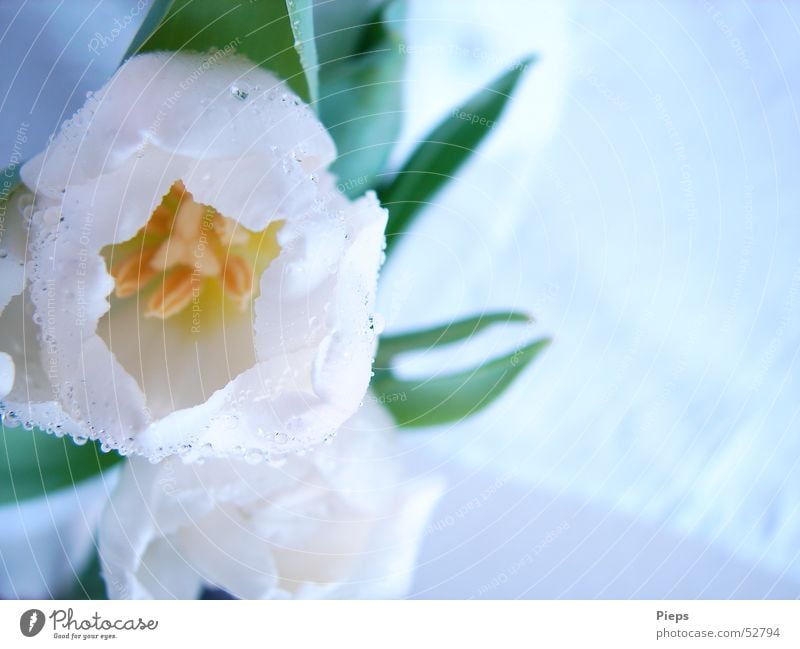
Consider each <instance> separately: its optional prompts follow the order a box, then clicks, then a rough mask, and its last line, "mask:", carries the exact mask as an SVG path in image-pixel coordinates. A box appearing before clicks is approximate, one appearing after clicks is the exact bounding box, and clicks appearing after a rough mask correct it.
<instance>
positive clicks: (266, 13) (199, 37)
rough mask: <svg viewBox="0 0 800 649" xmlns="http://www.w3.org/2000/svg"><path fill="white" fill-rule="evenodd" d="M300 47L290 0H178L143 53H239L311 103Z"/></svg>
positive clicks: (143, 49)
mask: <svg viewBox="0 0 800 649" xmlns="http://www.w3.org/2000/svg"><path fill="white" fill-rule="evenodd" d="M294 43H295V36H294V32H293V31H292V25H291V21H290V20H289V13H288V9H287V7H286V3H285V2H284V0H253V1H252V2H245V1H242V0H175V1H174V2H173V3H172V5H171V6H170V8H169V11H168V13H167V15H166V17H165V18H164V19H163V21H162V22H161V24H160V25H159V26H158V28H157V29H156V30H155V31H154V32H153V33H152V34H151V35H150V37H149V38H147V39H146V40H145V42H144V43H143V45H142V47H141V48H140V50H139V51H141V52H153V51H158V50H167V51H177V50H184V49H185V50H196V51H199V52H207V51H209V50H212V48H216V49H217V50H218V51H222V52H228V51H230V52H233V51H236V52H238V53H239V54H244V55H245V56H247V57H248V58H249V59H251V60H252V61H253V62H255V63H257V64H258V65H260V66H261V67H263V68H266V69H268V70H271V71H272V72H274V73H275V74H276V75H277V76H279V77H280V78H281V79H285V80H286V81H287V82H288V83H289V85H290V86H291V87H292V89H293V90H294V91H295V92H296V93H297V94H299V95H300V96H301V97H302V98H303V99H304V100H305V101H309V99H310V93H309V87H308V83H307V82H306V76H305V73H304V71H303V66H302V64H301V62H300V56H299V55H298V53H297V50H295V48H294Z"/></svg>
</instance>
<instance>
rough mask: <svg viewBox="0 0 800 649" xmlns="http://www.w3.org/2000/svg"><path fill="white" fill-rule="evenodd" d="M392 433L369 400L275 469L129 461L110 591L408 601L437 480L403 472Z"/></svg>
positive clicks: (119, 501)
mask: <svg viewBox="0 0 800 649" xmlns="http://www.w3.org/2000/svg"><path fill="white" fill-rule="evenodd" d="M392 435H393V430H392V423H391V421H390V420H389V418H388V415H387V414H386V413H385V411H383V410H382V408H381V407H380V406H379V405H377V404H376V403H374V402H370V403H368V404H367V405H366V406H365V407H364V408H363V409H362V410H360V411H359V412H358V413H357V414H356V416H355V417H353V418H352V419H351V420H350V421H348V422H347V423H346V424H345V426H344V427H343V428H342V430H341V434H340V436H339V438H338V439H337V441H336V443H335V444H332V445H330V446H326V447H324V448H320V449H317V450H316V451H315V452H314V453H311V454H308V455H305V456H290V457H288V458H287V459H286V462H285V463H283V464H281V465H280V466H275V465H271V464H264V463H261V464H249V463H248V462H246V461H243V460H235V459H223V458H214V459H212V460H209V461H207V462H205V463H202V464H197V463H190V464H187V463H183V462H181V461H180V459H178V458H174V457H173V458H169V459H167V460H164V461H163V462H161V463H159V464H157V465H153V464H150V463H148V462H145V461H142V460H140V459H136V458H135V459H133V460H131V462H130V463H129V464H128V466H127V467H126V469H125V471H124V473H123V474H122V476H121V477H120V481H119V483H118V485H117V489H116V491H115V492H114V494H113V495H112V497H111V500H110V501H109V505H108V508H107V510H106V512H105V514H104V515H103V520H102V523H101V527H100V537H99V543H100V557H101V563H102V565H103V568H104V575H105V578H106V583H107V585H108V594H109V596H110V597H112V598H127V597H190V596H196V595H197V594H198V592H199V591H200V589H201V587H202V586H203V585H209V586H215V587H218V588H222V589H224V590H226V591H228V592H229V593H231V594H233V595H235V596H237V597H241V598H248V599H251V598H276V597H315V598H316V597H323V596H328V597H339V598H344V597H348V598H350V597H352V598H356V597H360V598H363V597H381V598H389V597H401V596H403V595H404V594H405V593H406V591H407V589H408V586H409V583H410V579H411V576H412V571H413V569H414V566H415V561H416V555H417V550H418V548H419V542H420V540H421V537H422V533H423V530H424V527H425V525H426V522H427V520H428V517H429V515H430V513H431V510H432V508H433V506H434V505H435V503H436V502H437V500H438V498H439V495H440V493H441V485H440V484H439V483H438V481H431V480H427V479H426V480H417V481H408V480H407V479H406V478H405V477H404V476H403V474H402V472H401V470H400V467H399V466H398V463H397V460H398V458H397V454H398V450H397V448H396V447H395V446H394V445H393V444H392V443H391V437H392Z"/></svg>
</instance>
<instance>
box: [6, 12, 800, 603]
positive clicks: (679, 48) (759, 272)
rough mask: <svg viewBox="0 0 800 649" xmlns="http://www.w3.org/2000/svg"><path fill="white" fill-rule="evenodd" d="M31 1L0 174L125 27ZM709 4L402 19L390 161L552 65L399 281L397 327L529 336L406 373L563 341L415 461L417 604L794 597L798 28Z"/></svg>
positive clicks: (12, 25)
mask: <svg viewBox="0 0 800 649" xmlns="http://www.w3.org/2000/svg"><path fill="white" fill-rule="evenodd" d="M19 4H20V3H18V2H2V3H0V25H5V27H3V29H4V30H5V32H4V33H2V39H0V49H1V50H2V59H3V62H4V65H3V68H2V75H3V80H4V83H3V85H2V87H3V91H2V92H3V93H5V94H4V95H3V98H2V100H0V123H2V124H3V128H2V134H1V135H0V138H2V139H0V151H1V152H2V153H3V155H4V156H5V155H7V153H6V152H10V150H11V147H12V146H13V142H14V133H15V131H16V129H17V127H18V126H19V124H20V123H21V122H28V123H30V124H31V127H30V132H29V142H28V144H27V145H26V146H27V147H28V148H26V149H25V151H26V152H27V153H28V154H30V153H33V152H35V151H36V150H37V149H38V148H40V147H41V146H42V145H43V144H44V143H45V141H46V138H47V136H48V134H49V133H50V132H51V131H52V130H53V129H54V128H55V127H56V126H57V124H58V123H60V121H61V120H62V119H64V118H65V117H67V116H69V115H70V114H71V112H72V111H73V110H74V109H75V108H76V107H77V106H79V105H80V104H81V103H82V102H83V98H84V95H85V93H86V91H88V90H90V89H93V88H95V87H97V86H98V85H100V84H101V83H102V80H103V79H104V78H105V76H106V75H107V74H108V73H109V71H110V70H112V69H113V67H114V65H115V64H116V61H117V56H118V53H116V52H114V50H115V48H119V47H124V43H122V38H120V39H119V40H118V41H116V42H114V43H112V44H111V45H109V47H108V48H107V49H106V50H103V51H102V53H101V55H100V56H95V55H94V54H93V53H91V52H90V51H89V50H88V43H89V40H90V38H91V37H92V34H93V33H94V32H95V31H101V32H104V33H105V32H108V31H109V30H110V28H111V23H112V22H113V20H114V18H115V17H119V18H122V17H123V16H124V15H125V13H126V12H127V11H128V9H127V6H128V4H130V3H126V2H124V1H122V0H119V1H118V2H103V3H99V2H97V3H95V2H83V3H71V2H69V3H66V2H65V3H58V2H54V1H53V2H37V3H28V4H26V5H25V6H24V7H23V8H22V9H21V11H20V12H19V13H18V14H17V13H16V12H17V8H18V6H19ZM717 5H718V6H715V4H714V3H711V2H706V3H697V2H688V1H686V2H683V1H682V2H675V1H673V2H656V1H649V2H633V1H629V2H613V3H604V2H585V3H579V2H569V3H557V2H522V1H521V0H519V1H515V0H503V1H500V2H493V3H486V2H477V1H474V2H472V1H470V2H456V1H455V0H445V1H439V2H435V3H431V2H423V1H421V0H420V1H416V2H412V3H411V6H412V13H411V16H412V20H411V22H410V23H409V31H410V46H411V47H410V50H409V51H410V55H409V74H410V80H411V83H410V85H409V97H408V105H407V108H408V127H407V129H406V131H405V133H404V136H403V147H402V148H401V154H402V151H408V150H409V148H410V146H412V145H413V142H414V141H415V140H417V139H418V138H420V137H421V136H423V135H424V133H425V131H426V130H427V129H428V128H429V127H430V126H431V124H433V123H434V122H435V121H436V120H437V119H438V118H439V117H440V116H441V115H443V114H445V113H446V112H447V111H448V109H450V108H452V107H453V106H454V105H456V104H457V103H458V102H459V101H460V100H462V99H463V98H464V97H465V96H467V95H468V94H469V93H470V92H472V91H473V90H474V89H475V88H477V87H479V86H480V85H481V84H482V83H485V82H486V81H487V80H488V79H489V78H491V77H492V76H493V75H494V74H496V73H497V72H498V71H500V70H501V69H503V68H504V67H505V66H507V65H509V64H510V63H511V62H512V61H514V60H515V59H516V58H518V57H519V56H520V55H522V54H524V53H527V52H530V51H531V50H534V51H537V52H538V53H539V54H540V57H541V59H540V62H539V63H538V64H537V65H536V66H535V67H534V68H532V70H531V72H530V74H529V75H528V77H527V80H526V82H525V85H524V87H523V88H522V89H521V92H520V95H519V97H518V99H517V101H516V103H515V104H514V105H513V106H512V110H511V111H510V113H509V115H508V116H507V119H506V120H505V122H504V123H503V124H502V125H501V126H500V127H499V128H497V129H496V132H495V133H494V134H493V138H492V141H491V142H489V143H488V146H487V147H486V148H485V149H482V150H481V152H480V154H479V155H478V156H476V158H475V160H474V161H473V163H472V164H471V165H470V167H469V168H468V169H466V170H465V173H464V174H463V176H462V178H461V179H460V180H459V181H457V182H455V183H453V184H452V185H451V186H450V188H449V190H448V191H447V192H446V193H444V194H442V195H441V196H439V197H437V199H436V202H435V204H434V205H432V206H431V207H430V209H429V210H428V211H427V213H426V214H425V217H424V219H423V221H422V222H421V223H420V227H419V228H418V230H416V232H415V234H414V236H413V237H412V238H410V239H409V240H408V241H407V242H406V244H405V245H404V246H403V248H402V249H401V250H400V251H399V254H398V255H397V257H396V258H395V259H394V260H393V261H392V262H391V264H390V265H389V266H388V267H387V269H386V271H385V273H384V278H383V279H384V287H383V289H384V292H383V295H382V302H383V310H384V312H385V314H386V317H387V322H388V325H389V328H395V329H402V328H407V327H411V326H416V325H419V324H424V323H429V322H436V321H440V320H447V319H449V318H454V317H457V316H460V315H464V314H468V313H472V312H475V311H480V310H483V309H490V308H496V307H524V308H527V309H529V310H530V311H531V312H533V313H534V314H535V315H536V316H537V320H538V323H537V325H536V326H535V327H534V328H532V329H531V330H526V331H522V332H519V331H516V330H510V329H509V330H508V331H505V332H502V331H501V332H496V333H495V334H494V335H492V334H489V335H488V336H485V337H481V339H480V340H477V341H475V342H474V344H472V345H471V346H470V347H469V348H468V349H459V350H454V351H452V352H443V353H441V354H437V355H429V356H428V357H425V358H419V359H412V360H411V361H410V362H409V364H408V366H407V368H406V369H407V371H408V372H414V371H418V370H422V369H424V370H426V371H428V370H433V371H440V370H442V369H446V368H452V367H456V366H458V365H459V364H462V363H464V362H466V360H465V359H469V358H480V357H484V356H485V355H487V354H491V353H497V352H499V351H501V350H508V349H513V348H514V346H515V345H516V344H519V342H520V341H522V340H524V339H526V338H527V337H529V336H532V335H539V334H544V333H547V334H550V335H553V336H554V337H555V343H554V345H553V346H552V348H551V349H550V350H548V352H547V354H546V355H545V356H544V357H543V358H542V359H541V360H540V361H539V362H537V363H536V365H535V367H534V368H533V369H532V370H531V371H529V372H528V373H527V374H526V375H525V377H524V380H521V381H520V382H519V383H518V384H517V385H516V386H515V387H514V389H513V390H512V391H511V393H510V394H509V395H508V396H507V397H506V398H504V399H503V400H502V401H501V402H499V403H498V404H496V405H495V406H494V407H493V408H491V409H490V410H487V411H485V412H484V413H482V414H481V415H480V416H478V417H476V418H474V419H473V420H471V421H469V422H467V423H465V424H460V425H458V426H455V427H452V428H448V429H443V430H440V431H431V432H426V433H414V434H408V435H407V436H406V437H405V441H404V443H405V444H406V445H407V447H408V457H409V459H410V461H411V462H412V463H413V466H414V467H415V471H416V472H417V473H419V474H420V475H421V474H426V473H441V474H444V475H446V476H448V478H449V491H448V493H447V496H446V497H445V500H444V501H443V503H442V505H441V506H440V508H439V510H438V511H437V513H436V514H435V516H434V522H433V526H432V528H431V530H430V531H429V534H428V535H427V537H426V541H425V544H424V547H423V551H422V557H421V562H420V569H419V571H418V575H417V579H416V582H415V585H414V595H415V596H418V597H723V598H724V597H797V596H798V595H800V562H798V553H799V552H800V525H799V521H798V502H800V466H798V464H799V463H798V460H799V459H800V434H799V433H800V431H799V430H798V429H799V428H800V421H799V420H798V415H799V414H800V412H799V411H800V398H799V395H800V367H799V366H798V358H797V357H798V350H799V349H800V319H799V318H798V300H800V200H798V199H800V185H798V180H797V177H798V176H797V174H798V169H800V117H799V116H798V106H797V103H796V99H797V95H798V88H800V69H799V68H798V66H799V65H800V57H798V53H797V46H796V43H797V40H798V21H800V7H798V5H797V4H788V3H782V2H770V3H761V2H724V3H723V2H721V1H720V2H718V3H717ZM399 155H400V154H399ZM431 278H434V279H433V281H432V280H431Z"/></svg>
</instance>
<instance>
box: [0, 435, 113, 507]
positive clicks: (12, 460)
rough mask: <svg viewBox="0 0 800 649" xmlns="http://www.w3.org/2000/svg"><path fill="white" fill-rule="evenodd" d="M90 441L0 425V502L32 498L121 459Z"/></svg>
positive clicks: (93, 473)
mask: <svg viewBox="0 0 800 649" xmlns="http://www.w3.org/2000/svg"><path fill="white" fill-rule="evenodd" d="M124 459H125V458H123V457H122V456H121V455H119V454H117V453H113V452H112V453H101V452H100V449H99V448H98V447H97V445H96V444H95V443H93V442H89V443H87V444H85V445H83V446H78V445H77V444H75V443H74V442H72V440H71V438H69V437H63V438H58V437H56V436H55V435H49V434H47V433H44V432H42V431H39V430H35V429H34V430H26V429H25V428H23V427H21V426H19V427H17V428H5V427H3V426H0V503H3V502H15V501H19V500H25V499H27V498H36V497H38V496H41V495H43V494H45V493H48V492H50V491H55V490H56V489H61V488H63V487H67V486H69V485H72V484H75V483H77V482H80V481H81V480H85V479H86V478H90V477H92V476H93V475H96V474H97V473H99V472H101V471H104V470H106V469H108V468H109V467H112V466H114V465H115V464H117V463H118V462H121V461H123V460H124Z"/></svg>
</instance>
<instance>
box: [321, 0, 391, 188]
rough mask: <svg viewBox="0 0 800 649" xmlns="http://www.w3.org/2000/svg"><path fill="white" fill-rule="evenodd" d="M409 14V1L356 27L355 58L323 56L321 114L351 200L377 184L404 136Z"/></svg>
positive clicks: (336, 166)
mask: <svg viewBox="0 0 800 649" xmlns="http://www.w3.org/2000/svg"><path fill="white" fill-rule="evenodd" d="M404 15H405V2H403V1H402V0H395V1H394V2H389V3H387V4H386V7H385V8H384V9H383V10H382V11H381V13H380V14H379V15H376V16H375V18H374V22H372V23H369V24H366V25H361V26H359V27H358V29H357V30H356V28H354V29H353V31H354V32H356V33H357V34H358V44H357V45H356V51H355V52H353V53H352V55H351V56H347V57H344V58H340V59H334V60H325V59H322V58H320V100H319V115H320V119H321V120H322V122H323V124H325V126H326V128H327V129H328V131H329V132H330V134H331V136H332V137H333V139H334V141H335V142H336V148H337V150H338V152H339V157H338V158H337V160H336V161H335V162H334V164H333V165H332V166H331V170H332V171H333V172H334V173H335V174H336V175H337V176H338V178H339V187H340V189H341V190H342V191H344V193H346V194H347V195H349V196H358V195H360V194H363V193H364V191H366V190H367V189H369V188H371V187H373V186H374V185H375V183H376V179H377V177H378V174H379V173H380V172H381V171H383V169H384V167H385V166H386V163H387V161H388V159H389V156H390V154H391V152H392V148H393V147H394V144H395V142H396V141H397V137H398V135H399V133H400V127H401V126H402V118H403V112H402V102H403V78H404V72H405V56H404V54H403V47H402V44H403V33H402V26H403V24H404V23H403V18H404ZM343 31H344V32H345V33H347V32H349V30H346V29H344V28H343ZM322 42H326V39H322ZM330 50H331V48H330V47H326V48H325V49H324V50H322V48H321V51H330Z"/></svg>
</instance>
